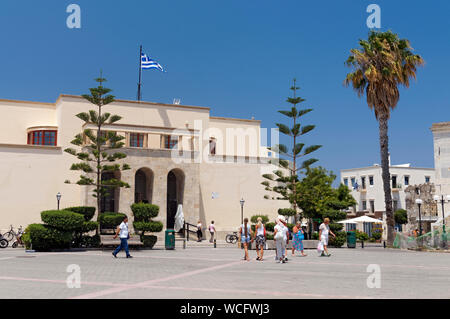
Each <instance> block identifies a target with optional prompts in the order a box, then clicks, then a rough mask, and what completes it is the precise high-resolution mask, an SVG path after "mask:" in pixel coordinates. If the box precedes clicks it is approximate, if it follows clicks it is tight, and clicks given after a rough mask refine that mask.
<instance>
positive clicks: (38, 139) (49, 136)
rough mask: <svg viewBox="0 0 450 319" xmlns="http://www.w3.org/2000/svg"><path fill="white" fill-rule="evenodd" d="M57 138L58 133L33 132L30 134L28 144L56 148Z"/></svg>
mask: <svg viewBox="0 0 450 319" xmlns="http://www.w3.org/2000/svg"><path fill="white" fill-rule="evenodd" d="M56 138H57V132H56V131H32V132H29V133H28V144H29V145H50V146H56V142H57V141H56Z"/></svg>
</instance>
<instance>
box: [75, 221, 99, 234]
mask: <svg viewBox="0 0 450 319" xmlns="http://www.w3.org/2000/svg"><path fill="white" fill-rule="evenodd" d="M97 227H98V222H94V221H87V222H84V223H83V225H82V226H81V228H80V229H77V231H79V232H80V233H89V232H91V231H94V230H96V229H97Z"/></svg>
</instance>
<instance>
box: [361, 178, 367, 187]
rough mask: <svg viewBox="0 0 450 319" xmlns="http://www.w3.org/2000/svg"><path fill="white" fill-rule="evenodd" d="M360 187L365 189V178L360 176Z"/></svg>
mask: <svg viewBox="0 0 450 319" xmlns="http://www.w3.org/2000/svg"><path fill="white" fill-rule="evenodd" d="M361 187H362V189H366V178H365V177H361Z"/></svg>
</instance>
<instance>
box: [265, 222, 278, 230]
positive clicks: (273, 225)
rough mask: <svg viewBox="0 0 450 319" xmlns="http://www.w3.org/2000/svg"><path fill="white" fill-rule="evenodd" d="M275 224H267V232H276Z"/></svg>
mask: <svg viewBox="0 0 450 319" xmlns="http://www.w3.org/2000/svg"><path fill="white" fill-rule="evenodd" d="M275 225H276V224H275V223H267V224H266V230H267V231H274V228H275Z"/></svg>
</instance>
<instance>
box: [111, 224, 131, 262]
mask: <svg viewBox="0 0 450 319" xmlns="http://www.w3.org/2000/svg"><path fill="white" fill-rule="evenodd" d="M117 236H119V238H120V245H119V246H117V248H116V250H114V251H113V253H112V255H113V256H114V258H117V254H118V253H119V252H120V251H121V250H122V249H124V250H125V253H126V255H127V258H133V256H131V255H130V252H129V251H128V238H130V233H129V231H128V217H127V216H125V217H124V218H123V221H122V223H121V224H120V225H119V226H117V230H116V234H115V235H114V239H116V238H117Z"/></svg>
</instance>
